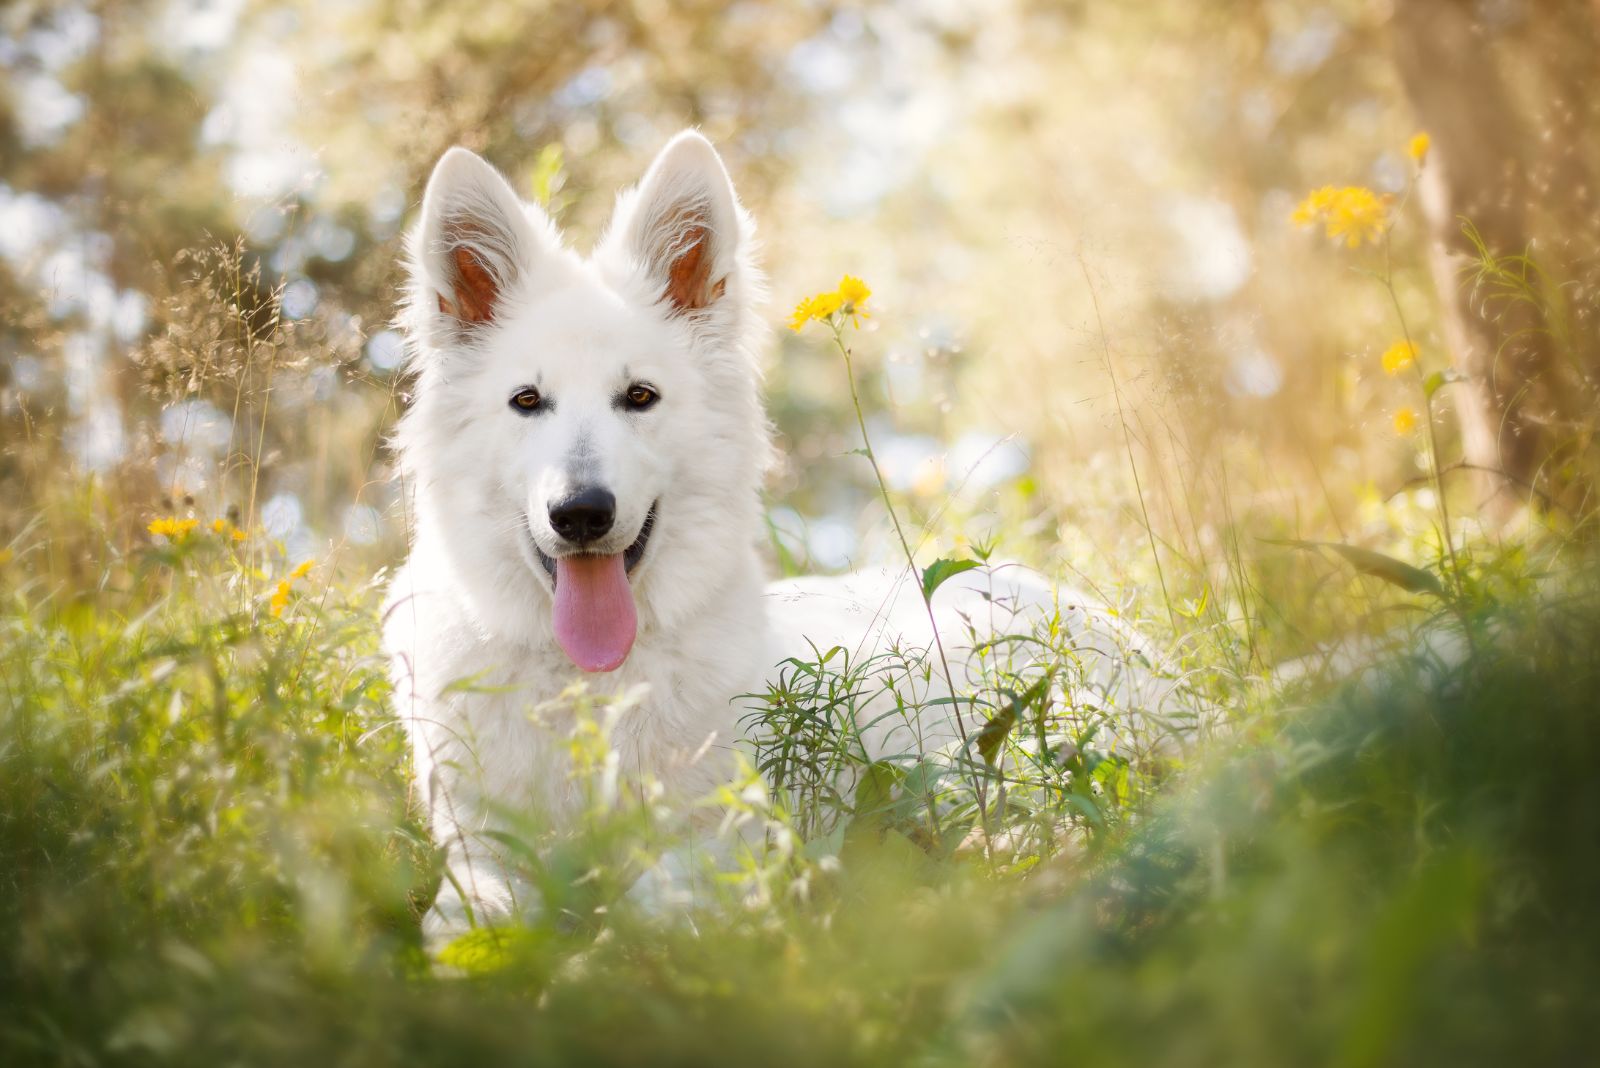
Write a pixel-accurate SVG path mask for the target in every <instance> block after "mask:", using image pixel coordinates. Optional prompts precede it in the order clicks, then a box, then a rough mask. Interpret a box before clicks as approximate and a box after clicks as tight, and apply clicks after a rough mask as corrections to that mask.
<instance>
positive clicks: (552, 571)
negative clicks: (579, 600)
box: [528, 504, 656, 586]
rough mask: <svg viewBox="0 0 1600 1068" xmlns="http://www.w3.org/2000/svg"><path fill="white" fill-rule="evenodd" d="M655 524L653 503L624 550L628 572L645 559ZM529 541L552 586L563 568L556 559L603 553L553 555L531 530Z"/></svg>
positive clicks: (631, 572) (625, 565)
mask: <svg viewBox="0 0 1600 1068" xmlns="http://www.w3.org/2000/svg"><path fill="white" fill-rule="evenodd" d="M655 525H656V506H655V505H654V504H652V505H651V506H650V511H648V512H646V513H645V517H644V523H643V525H641V526H640V527H639V536H638V537H636V538H634V539H633V544H632V545H629V546H628V547H627V548H626V549H624V550H622V567H623V570H624V571H625V572H626V573H627V574H629V575H631V574H633V569H634V568H636V567H638V566H639V561H641V560H643V559H644V550H645V546H646V545H648V544H649V542H650V532H651V531H652V530H654V529H655ZM528 543H529V544H530V545H532V546H533V555H534V558H535V559H537V560H538V561H539V566H540V567H542V568H544V572H545V574H547V575H549V576H550V585H551V586H555V585H557V584H558V583H559V582H560V578H559V575H560V570H561V569H560V568H558V567H556V561H557V560H558V559H562V560H567V559H571V558H572V557H584V556H599V555H601V554H599V553H586V552H577V553H569V554H567V555H566V556H562V557H554V556H551V555H550V554H549V553H547V552H545V551H544V550H543V549H541V548H539V543H538V542H537V541H536V540H534V537H533V534H532V532H531V531H530V532H529V534H528Z"/></svg>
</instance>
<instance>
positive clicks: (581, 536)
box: [550, 486, 617, 545]
mask: <svg viewBox="0 0 1600 1068" xmlns="http://www.w3.org/2000/svg"><path fill="white" fill-rule="evenodd" d="M616 517H617V499H616V498H615V497H613V496H612V495H611V491H610V490H607V489H602V488H601V487H599V486H584V487H582V488H580V489H577V490H574V491H573V492H572V493H569V494H568V495H567V496H565V497H563V498H562V499H561V500H559V501H557V502H555V503H554V504H552V505H551V506H550V529H551V530H554V531H555V532H556V533H557V534H559V535H560V536H561V537H563V538H565V539H566V540H567V541H570V542H572V543H573V544H574V545H587V544H589V543H590V542H591V541H595V540H596V539H598V538H603V537H605V534H606V531H608V530H610V529H611V522H612V520H614V519H615V518H616Z"/></svg>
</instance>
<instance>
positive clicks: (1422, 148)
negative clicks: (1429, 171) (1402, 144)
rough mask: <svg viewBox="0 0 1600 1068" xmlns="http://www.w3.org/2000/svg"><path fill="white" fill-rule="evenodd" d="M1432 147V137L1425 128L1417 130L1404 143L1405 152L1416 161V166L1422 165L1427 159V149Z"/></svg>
mask: <svg viewBox="0 0 1600 1068" xmlns="http://www.w3.org/2000/svg"><path fill="white" fill-rule="evenodd" d="M1432 147H1433V138H1431V137H1429V136H1428V132H1427V131H1426V130H1419V131H1417V134H1416V136H1414V137H1412V138H1411V140H1410V142H1409V143H1407V145H1406V154H1407V155H1409V156H1410V157H1411V158H1412V159H1414V160H1416V161H1417V166H1419V167H1420V166H1422V165H1423V164H1424V163H1426V162H1427V160H1428V149H1430V148H1432Z"/></svg>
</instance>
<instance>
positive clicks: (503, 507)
mask: <svg viewBox="0 0 1600 1068" xmlns="http://www.w3.org/2000/svg"><path fill="white" fill-rule="evenodd" d="M750 242H751V236H750V227H749V223H748V221H747V219H746V217H745V215H744V212H743V210H742V209H741V208H740V206H739V203H738V200H737V198H736V197H735V195H734V191H733V187H732V185H731V184H730V182H729V180H728V176H727V172H726V171H725V170H724V168H723V165H722V161H721V160H720V159H719V158H718V156H717V153H716V151H715V150H714V149H713V148H712V147H711V145H710V143H709V142H707V141H706V140H705V138H703V137H701V136H700V135H699V134H697V133H693V132H688V131H686V132H684V133H682V134H680V135H678V136H677V137H676V138H674V139H673V140H672V142H671V143H669V144H668V145H667V146H666V148H664V149H663V150H662V151H661V153H660V154H659V155H658V156H657V157H656V159H655V161H654V162H653V163H652V164H651V166H650V168H649V170H648V171H647V172H646V174H645V176H644V179H643V180H642V181H641V182H640V184H639V186H638V187H637V188H636V189H634V190H631V191H628V192H626V193H624V194H623V195H622V196H621V197H620V198H619V199H618V203H617V208H616V212H615V215H614V216H613V219H612V222H611V226H610V228H609V229H608V231H607V233H606V236H605V237H604V238H603V239H602V240H601V241H600V243H599V245H598V246H597V248H596V250H595V252H594V254H593V255H592V256H590V257H587V258H584V257H580V256H578V255H577V254H575V253H573V252H572V251H570V250H569V249H567V248H565V247H564V246H563V244H562V241H561V238H560V236H559V234H558V233H557V232H556V229H555V227H554V226H553V224H552V223H551V222H550V220H549V219H548V218H547V217H546V216H545V214H544V213H543V212H542V211H541V210H540V209H539V208H537V207H536V206H533V205H529V204H525V203H523V202H522V201H521V199H520V198H519V197H518V196H517V195H516V194H515V193H514V192H513V191H512V189H511V186H510V185H509V184H507V182H506V180H505V179H504V178H503V177H501V175H500V174H499V173H498V172H497V171H496V170H495V169H494V168H493V167H491V166H490V165H489V164H487V163H485V162H484V161H483V160H482V159H479V158H478V157H477V156H475V155H473V154H472V153H471V152H469V151H467V150H465V149H461V148H455V149H451V150H450V151H449V152H447V153H446V154H445V155H444V157H443V158H442V159H441V160H440V161H439V163H438V165H437V166H436V167H435V169H434V172H433V176H432V178H430V180H429V182H428V188H427V192H426V194H425V195H424V198H423V204H422V218H421V221H420V222H419V224H418V225H417V228H416V229H415V230H414V231H413V233H412V235H411V245H410V255H411V274H412V278H411V293H410V303H409V308H408V312H407V318H408V326H409V334H410V337H411V341H412V345H413V350H414V351H413V360H414V365H415V366H416V368H417V369H418V372H419V375H418V380H417V386H416V395H415V402H414V404H413V407H412V409H411V411H410V412H408V414H407V415H406V417H405V419H404V420H403V422H402V425H401V430H400V434H399V444H400V449H401V452H402V456H403V459H404V463H405V467H406V469H407V470H408V472H409V473H410V474H411V476H412V478H413V482H414V489H415V499H416V503H417V526H418V535H417V536H418V539H419V541H421V540H423V539H427V540H428V541H429V542H430V546H431V548H432V549H433V550H435V551H438V552H442V553H443V554H444V555H445V556H446V557H447V558H448V559H449V560H450V562H451V565H452V570H453V571H454V576H453V577H454V578H455V579H456V580H457V581H459V582H460V583H461V584H462V585H463V587H464V588H465V590H466V592H467V594H468V596H469V597H471V598H473V600H474V601H475V602H476V603H477V607H478V608H479V609H480V611H479V613H478V614H479V616H480V618H481V619H482V620H483V621H484V622H485V623H487V624H488V625H491V626H494V627H496V628H497V629H501V630H503V631H507V632H509V633H511V634H512V635H515V636H522V637H529V638H535V639H537V638H539V637H542V636H543V635H545V634H552V635H553V636H554V637H555V639H556V641H557V642H559V643H560V645H561V647H562V648H563V649H564V650H565V651H566V653H567V655H568V656H569V657H570V658H571V660H572V661H573V663H575V664H576V665H577V666H578V667H580V668H582V669H584V670H585V671H610V670H613V669H615V668H616V667H618V666H620V665H621V664H622V662H623V661H624V660H625V659H626V657H627V655H628V652H629V650H630V649H631V647H632V645H633V641H634V638H635V635H636V632H637V630H638V628H639V626H641V625H664V626H668V625H672V624H673V623H674V622H676V618H681V617H682V616H683V615H684V614H686V613H687V612H690V611H693V610H694V609H695V608H696V607H697V606H698V605H699V604H702V603H704V602H705V600H706V599H707V598H709V597H710V596H711V595H713V593H714V592H715V591H716V589H717V588H718V587H719V579H721V580H722V581H723V583H725V581H726V577H727V576H726V570H725V569H726V566H727V561H728V560H729V559H730V558H738V559H742V558H744V557H745V556H747V555H748V545H749V544H750V542H751V540H752V539H753V538H754V537H755V535H756V532H757V522H758V513H757V511H756V490H757V488H758V484H759V477H760V471H761V468H762V465H763V463H764V461H765V455H766V447H767V446H766V431H765V422H764V419H763V417H762V415H761V410H760V405H759V400H758V391H757V373H756V366H755V362H754V358H753V355H752V347H753V346H752V342H753V338H752V337H751V334H752V331H753V323H754V319H755V317H754V315H753V313H752V304H753V301H754V298H755V295H756V290H757V288H758V286H759V280H758V278H757V277H756V275H755V272H754V268H753V267H752V266H751V263H750V250H749V245H750ZM719 572H720V573H719ZM674 617H676V618H674Z"/></svg>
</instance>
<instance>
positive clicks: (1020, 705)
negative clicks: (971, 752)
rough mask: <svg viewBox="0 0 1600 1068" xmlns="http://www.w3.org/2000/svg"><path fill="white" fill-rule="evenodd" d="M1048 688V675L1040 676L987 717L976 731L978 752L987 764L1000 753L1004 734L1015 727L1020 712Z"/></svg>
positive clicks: (991, 762)
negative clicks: (987, 720) (1004, 705)
mask: <svg viewBox="0 0 1600 1068" xmlns="http://www.w3.org/2000/svg"><path fill="white" fill-rule="evenodd" d="M1049 688H1050V676H1049V675H1045V676H1043V677H1041V678H1040V679H1039V680H1038V681H1037V682H1035V683H1034V684H1033V685H1032V686H1029V687H1028V688H1027V689H1026V690H1024V691H1023V692H1022V693H1020V694H1012V695H1011V700H1010V702H1008V703H1007V704H1006V707H1004V708H1002V709H1001V710H1000V711H998V712H996V713H995V714H994V715H993V716H991V717H989V722H987V723H985V724H984V725H983V729H982V730H980V731H979V732H978V738H977V743H976V744H977V747H978V754H979V755H980V756H982V757H983V759H984V761H985V762H986V763H988V764H993V763H994V762H995V758H996V757H998V756H999V755H1000V746H1001V745H1002V744H1004V743H1005V740H1006V735H1008V734H1010V733H1011V731H1012V730H1013V729H1014V728H1015V727H1016V725H1017V721H1018V720H1020V719H1021V718H1022V713H1023V712H1024V711H1026V710H1027V708H1028V706H1029V705H1031V704H1033V703H1034V702H1035V701H1037V700H1039V699H1040V698H1042V697H1043V696H1044V695H1045V692H1046V691H1047V690H1049Z"/></svg>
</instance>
